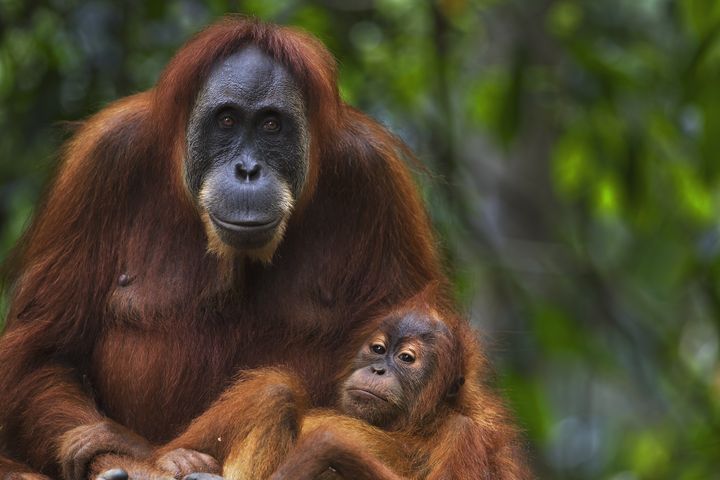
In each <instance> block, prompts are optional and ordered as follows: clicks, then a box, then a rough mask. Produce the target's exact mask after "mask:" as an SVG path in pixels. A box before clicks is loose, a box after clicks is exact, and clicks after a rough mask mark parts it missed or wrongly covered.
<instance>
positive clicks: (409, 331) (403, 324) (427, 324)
mask: <svg viewBox="0 0 720 480" xmlns="http://www.w3.org/2000/svg"><path fill="white" fill-rule="evenodd" d="M380 329H381V330H382V331H383V332H384V333H385V334H386V335H388V336H390V337H392V338H393V339H395V340H400V339H408V338H421V339H425V340H432V339H435V338H437V337H439V336H444V337H448V338H449V337H450V331H449V330H448V328H447V325H445V323H444V322H443V321H442V320H440V319H439V318H438V317H437V316H435V315H434V314H433V313H430V312H425V311H410V312H405V313H404V314H402V315H401V316H400V317H391V318H389V319H387V320H385V321H384V322H383V324H382V326H381V327H380Z"/></svg>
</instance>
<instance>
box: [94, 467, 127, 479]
mask: <svg viewBox="0 0 720 480" xmlns="http://www.w3.org/2000/svg"><path fill="white" fill-rule="evenodd" d="M96 480H128V473H127V472H126V471H125V470H123V469H122V468H113V469H112V470H106V471H104V472H103V473H101V474H100V476H98V477H97V479H96Z"/></svg>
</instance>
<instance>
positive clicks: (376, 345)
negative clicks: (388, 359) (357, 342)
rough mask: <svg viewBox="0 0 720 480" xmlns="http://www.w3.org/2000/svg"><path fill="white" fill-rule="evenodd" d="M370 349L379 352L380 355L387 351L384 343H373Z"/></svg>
mask: <svg viewBox="0 0 720 480" xmlns="http://www.w3.org/2000/svg"><path fill="white" fill-rule="evenodd" d="M370 350H372V351H373V352H375V353H377V354H378V355H382V354H383V353H385V345H383V344H382V343H373V344H372V345H370Z"/></svg>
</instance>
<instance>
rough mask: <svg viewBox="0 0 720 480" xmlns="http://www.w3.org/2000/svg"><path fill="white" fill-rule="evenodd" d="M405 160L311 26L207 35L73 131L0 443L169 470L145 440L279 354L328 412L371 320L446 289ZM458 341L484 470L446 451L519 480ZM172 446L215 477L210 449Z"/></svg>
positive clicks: (24, 258)
mask: <svg viewBox="0 0 720 480" xmlns="http://www.w3.org/2000/svg"><path fill="white" fill-rule="evenodd" d="M403 154H408V152H407V149H406V147H404V145H403V144H402V143H401V142H400V141H399V140H397V139H396V138H395V137H393V136H392V135H391V134H390V133H388V132H387V131H386V130H385V129H384V128H382V127H381V126H380V125H378V124H377V123H376V122H374V121H372V120H371V119H369V118H368V117H366V116H364V115H363V114H361V113H359V112H357V111H355V110H353V109H352V108H351V107H349V106H347V105H345V104H344V103H343V102H342V101H341V100H340V98H339V95H338V90H337V83H336V72H335V64H334V62H333V59H332V58H331V56H330V55H329V53H328V52H327V51H326V50H325V48H324V47H323V46H322V45H321V44H320V43H319V42H318V41H316V40H315V39H313V38H312V37H310V36H308V35H306V34H303V33H300V32H298V31H296V30H293V29H289V28H284V27H278V26H274V25H268V24H264V23H260V22H257V21H252V20H246V19H242V18H232V19H228V20H225V21H222V22H220V23H217V24H215V25H213V26H211V27H209V28H208V29H206V30H205V31H203V32H201V33H200V34H198V35H197V36H196V37H195V38H193V39H192V40H190V42H189V43H188V44H187V45H185V46H184V47H183V48H182V49H181V50H180V51H179V52H178V53H177V55H176V56H175V57H174V58H173V60H172V61H171V62H170V64H169V65H168V66H167V68H166V69H165V71H164V72H163V74H162V76H161V78H160V79H159V81H158V83H157V85H156V86H155V88H153V89H151V90H149V91H146V92H143V93H139V94H137V95H133V96H131V97H128V98H125V99H123V100H120V101H118V102H116V103H114V104H112V105H110V106H109V107H107V108H105V109H104V110H102V111H101V112H100V113H98V114H97V115H95V116H94V117H92V118H90V119H89V120H88V121H87V122H86V123H85V124H84V126H83V127H82V128H81V129H80V130H79V131H78V132H77V134H76V135H75V137H74V138H73V139H72V140H71V141H70V142H69V144H68V146H67V147H66V148H65V150H64V153H63V161H62V164H61V166H60V169H59V171H58V173H57V176H56V178H55V180H54V182H53V184H52V186H51V188H50V190H49V192H48V194H47V196H46V198H45V201H44V202H43V204H42V206H41V207H40V209H39V210H38V212H37V214H36V216H35V218H34V220H33V223H32V224H31V226H30V228H29V230H28V231H27V233H26V235H25V237H24V238H23V239H22V240H21V243H20V248H19V251H18V253H17V256H16V259H15V263H14V265H15V266H14V273H13V276H12V280H13V288H12V297H11V306H10V311H9V314H8V319H7V325H6V330H5V332H4V334H3V336H2V338H1V339H0V405H2V408H0V438H1V439H0V449H2V451H3V452H4V453H5V454H6V456H8V457H12V458H14V459H17V460H19V461H21V462H22V463H24V464H25V465H27V470H29V469H32V470H33V471H36V472H42V473H44V474H47V475H49V476H52V477H58V476H62V477H63V478H65V479H68V480H70V479H80V478H87V477H90V478H94V477H95V476H96V475H98V474H100V473H101V472H104V471H105V470H107V469H112V468H122V469H124V470H125V471H127V472H128V473H129V475H130V478H132V479H144V478H160V477H163V476H167V474H168V472H167V471H164V470H163V469H162V468H160V467H158V465H163V463H162V462H160V463H158V464H155V463H153V460H151V459H152V458H154V457H153V456H152V452H153V448H154V446H155V445H158V444H161V443H165V442H168V441H170V440H172V439H173V438H174V437H175V436H177V435H179V434H180V433H181V432H182V431H183V429H184V428H185V427H186V426H187V425H188V424H189V423H190V421H191V420H193V419H195V421H201V419H202V421H208V422H213V421H222V419H223V418H226V417H229V416H230V415H231V413H232V412H229V411H223V410H222V409H221V408H213V402H214V401H215V400H216V399H218V398H219V397H220V396H221V394H223V392H224V394H223V399H225V400H226V399H227V398H228V397H232V395H233V392H234V391H235V390H234V387H237V385H233V378H234V376H235V375H238V374H240V373H241V372H243V371H245V370H248V369H253V368H258V367H271V366H278V365H285V366H286V367H287V368H289V369H291V370H292V371H293V372H294V373H295V374H296V375H298V377H299V378H302V379H303V382H304V388H305V389H306V390H307V391H308V392H309V395H310V401H311V402H312V405H313V406H316V407H324V406H328V405H330V402H331V401H332V397H333V392H335V391H336V389H337V385H336V383H337V382H336V380H335V379H337V378H338V374H339V372H338V370H339V369H340V368H342V366H343V365H344V363H343V362H338V361H337V360H338V358H342V356H343V355H344V354H346V353H347V350H348V345H352V344H355V342H356V339H357V338H361V337H358V335H359V332H363V331H364V328H365V327H366V326H367V324H368V322H369V321H370V320H369V319H372V318H375V317H377V316H378V315H379V314H380V313H381V312H384V311H389V310H390V309H392V308H393V307H394V306H396V305H400V304H401V303H402V302H403V301H404V300H406V299H408V298H410V297H412V296H413V295H414V294H416V293H417V292H419V291H420V290H421V289H422V288H423V287H424V286H425V285H427V284H428V283H431V282H435V283H439V284H441V285H444V284H445V283H446V280H445V279H444V277H443V273H442V270H441V267H440V265H439V263H438V255H437V252H436V249H435V246H434V242H433V238H432V234H431V230H430V226H429V224H428V220H427V217H426V214H425V212H424V210H423V207H422V205H421V202H420V199H419V196H418V194H417V192H416V189H415V188H414V186H413V183H412V181H411V178H410V176H409V174H408V171H407V168H406V166H405V165H404V163H403V161H402V159H401V156H402V155H403ZM436 303H437V305H436V306H437V308H438V309H448V308H450V307H449V305H450V304H451V300H450V299H449V297H448V295H439V296H438V297H437V299H436ZM448 327H449V329H450V330H451V331H452V332H453V334H454V335H456V336H458V338H465V337H468V338H469V336H467V335H465V333H464V332H466V331H467V330H468V328H469V327H468V326H467V325H466V324H465V323H464V322H461V321H454V322H452V323H451V324H449V325H448ZM465 351H466V353H465V354H464V358H463V363H464V365H465V376H466V378H467V382H466V384H465V385H464V387H463V391H464V394H463V395H462V405H461V407H462V409H461V411H462V412H463V418H464V419H465V420H466V422H467V424H468V425H469V426H468V428H470V429H472V430H474V431H475V432H476V434H477V435H479V436H481V437H482V438H484V439H486V445H487V446H488V448H484V449H481V450H477V451H473V452H472V456H473V457H474V463H471V464H472V465H483V469H484V470H485V472H462V471H460V470H458V469H457V468H456V467H455V466H456V465H464V464H467V458H457V456H458V455H463V456H466V455H467V454H468V453H467V452H464V451H463V452H454V451H442V452H438V454H439V455H440V458H439V460H438V461H440V462H443V463H444V464H446V465H448V467H447V475H448V476H455V477H458V476H460V477H463V476H473V477H476V476H477V475H479V474H484V475H486V476H487V477H488V478H518V476H520V475H523V473H522V472H523V470H522V466H521V459H520V458H519V457H518V455H519V454H518V448H517V441H516V437H515V434H514V431H513V429H512V428H511V427H509V426H508V424H507V422H506V420H505V416H504V410H503V407H502V406H501V404H500V402H499V401H498V400H496V399H495V398H494V397H492V396H491V395H490V394H489V393H488V392H487V391H486V389H485V388H484V387H483V386H482V383H481V378H480V375H481V373H482V369H483V362H482V361H481V356H480V354H479V352H478V351H477V348H476V347H474V345H468V348H466V349H465ZM237 381H238V382H242V381H243V380H242V376H240V378H239V380H237ZM236 400H237V402H236V405H237V406H239V407H240V408H242V405H243V401H244V400H245V397H242V396H239V397H237V398H236ZM223 441H226V439H225V440H224V439H222V438H219V439H218V442H219V443H222V442H223ZM231 447H232V446H231V445H230V446H228V448H231ZM168 455H175V457H173V458H175V459H177V458H178V456H179V457H180V458H184V459H185V460H184V461H186V462H190V464H193V465H194V464H196V463H199V464H202V465H201V466H203V467H206V468H207V470H212V469H213V468H216V467H215V466H214V465H213V461H214V459H210V458H207V456H203V455H204V453H203V452H192V451H176V452H175V453H172V452H170V453H168ZM217 460H218V461H219V462H222V461H223V460H224V458H218V459H217ZM4 465H9V467H3V466H4ZM13 465H16V464H15V463H13V462H12V461H9V460H7V461H5V460H3V461H0V468H2V469H4V471H3V473H7V472H12V471H16V470H17V469H16V468H15V467H13ZM26 475H27V474H26Z"/></svg>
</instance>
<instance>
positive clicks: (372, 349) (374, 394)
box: [340, 312, 450, 428]
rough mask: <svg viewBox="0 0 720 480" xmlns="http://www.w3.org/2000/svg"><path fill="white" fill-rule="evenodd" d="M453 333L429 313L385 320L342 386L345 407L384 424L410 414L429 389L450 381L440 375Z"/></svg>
mask: <svg viewBox="0 0 720 480" xmlns="http://www.w3.org/2000/svg"><path fill="white" fill-rule="evenodd" d="M449 336H450V333H449V331H448V329H447V327H446V325H445V324H444V323H443V322H442V321H440V320H438V319H437V318H435V317H433V316H429V315H427V314H426V313H425V312H423V313H419V312H410V313H406V314H404V315H402V316H400V317H391V318H389V319H387V320H385V321H384V322H383V323H382V325H381V326H380V328H379V329H378V330H377V331H376V332H375V333H373V334H372V335H371V336H370V340H369V342H367V343H365V344H364V345H363V346H362V348H361V349H360V351H359V352H358V353H357V355H356V357H355V360H354V361H353V371H352V373H351V374H350V376H349V377H348V378H347V380H345V382H344V383H343V384H342V388H341V395H340V406H341V409H342V411H343V412H344V413H345V414H347V415H351V416H353V417H356V418H359V419H362V420H364V421H366V422H368V423H370V424H372V425H375V426H377V427H381V428H387V427H389V426H391V425H392V424H393V423H395V422H396V421H397V420H399V419H402V418H408V417H409V415H410V413H411V412H412V411H413V410H414V409H415V408H417V407H416V403H417V399H418V398H420V397H421V393H422V392H423V390H424V389H426V388H428V387H429V386H431V385H432V384H433V383H437V382H443V383H445V382H444V380H443V379H442V378H437V377H440V375H439V374H440V373H441V372H437V370H438V368H437V357H438V355H437V354H438V349H439V348H442V347H445V346H446V345H448V344H449V343H450V342H449V340H450V339H449ZM447 383H450V382H447ZM421 408H422V407H421Z"/></svg>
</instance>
